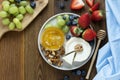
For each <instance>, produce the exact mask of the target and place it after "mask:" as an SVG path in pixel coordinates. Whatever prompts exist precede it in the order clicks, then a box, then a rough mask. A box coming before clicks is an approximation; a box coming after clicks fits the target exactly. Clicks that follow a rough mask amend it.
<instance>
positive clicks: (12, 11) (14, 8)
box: [9, 6, 19, 15]
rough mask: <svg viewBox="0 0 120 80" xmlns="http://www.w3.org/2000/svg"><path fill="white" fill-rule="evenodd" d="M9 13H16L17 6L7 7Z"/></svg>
mask: <svg viewBox="0 0 120 80" xmlns="http://www.w3.org/2000/svg"><path fill="white" fill-rule="evenodd" d="M9 13H10V14H13V15H14V14H16V13H19V11H18V8H17V7H16V6H13V7H10V8H9Z"/></svg>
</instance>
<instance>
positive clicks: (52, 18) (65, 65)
mask: <svg viewBox="0 0 120 80" xmlns="http://www.w3.org/2000/svg"><path fill="white" fill-rule="evenodd" d="M64 14H69V15H76V16H79V15H77V14H74V13H59V14H56V15H54V16H52V17H50V18H49V19H48V20H47V21H46V22H45V23H44V24H43V26H42V27H41V29H40V32H39V35H38V49H39V52H40V55H41V56H42V58H43V59H44V60H45V61H46V62H47V63H48V64H49V65H50V66H52V67H54V68H56V69H59V70H74V69H77V68H80V67H81V66H83V65H84V64H86V63H87V62H88V61H89V60H90V58H91V56H92V55H93V52H94V49H95V46H96V39H94V40H93V41H92V42H90V45H91V47H92V51H91V53H90V55H89V57H88V58H87V59H86V60H85V61H83V62H77V63H74V64H73V65H72V66H70V67H69V65H68V64H66V63H65V62H64V63H63V66H61V67H58V66H55V65H52V64H50V63H49V62H48V61H47V59H46V57H45V56H44V52H42V50H41V46H40V44H41V43H40V42H41V33H42V31H43V30H44V27H45V25H46V24H47V23H49V22H51V21H52V22H53V25H54V24H55V22H54V21H55V20H54V19H55V18H56V17H57V16H59V15H64ZM90 28H91V29H93V28H92V26H91V25H90Z"/></svg>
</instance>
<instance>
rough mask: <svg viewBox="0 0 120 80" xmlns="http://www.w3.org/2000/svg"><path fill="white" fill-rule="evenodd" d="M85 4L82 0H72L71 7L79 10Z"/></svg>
mask: <svg viewBox="0 0 120 80" xmlns="http://www.w3.org/2000/svg"><path fill="white" fill-rule="evenodd" d="M84 6H85V4H84V2H83V1H82V0H72V3H71V6H70V8H71V9H72V10H79V9H81V8H83V7H84Z"/></svg>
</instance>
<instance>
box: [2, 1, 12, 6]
mask: <svg viewBox="0 0 120 80" xmlns="http://www.w3.org/2000/svg"><path fill="white" fill-rule="evenodd" d="M6 4H8V5H9V4H10V2H9V1H6V0H4V1H3V2H2V6H4V5H6Z"/></svg>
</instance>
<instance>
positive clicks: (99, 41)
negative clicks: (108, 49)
mask: <svg viewBox="0 0 120 80" xmlns="http://www.w3.org/2000/svg"><path fill="white" fill-rule="evenodd" d="M100 43H101V40H100V39H99V40H98V43H97V46H96V49H95V52H94V54H93V57H92V61H91V64H90V67H89V70H88V72H87V75H86V79H89V76H90V73H91V70H92V67H93V64H94V61H95V59H96V56H97V51H98V48H99V46H100Z"/></svg>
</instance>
